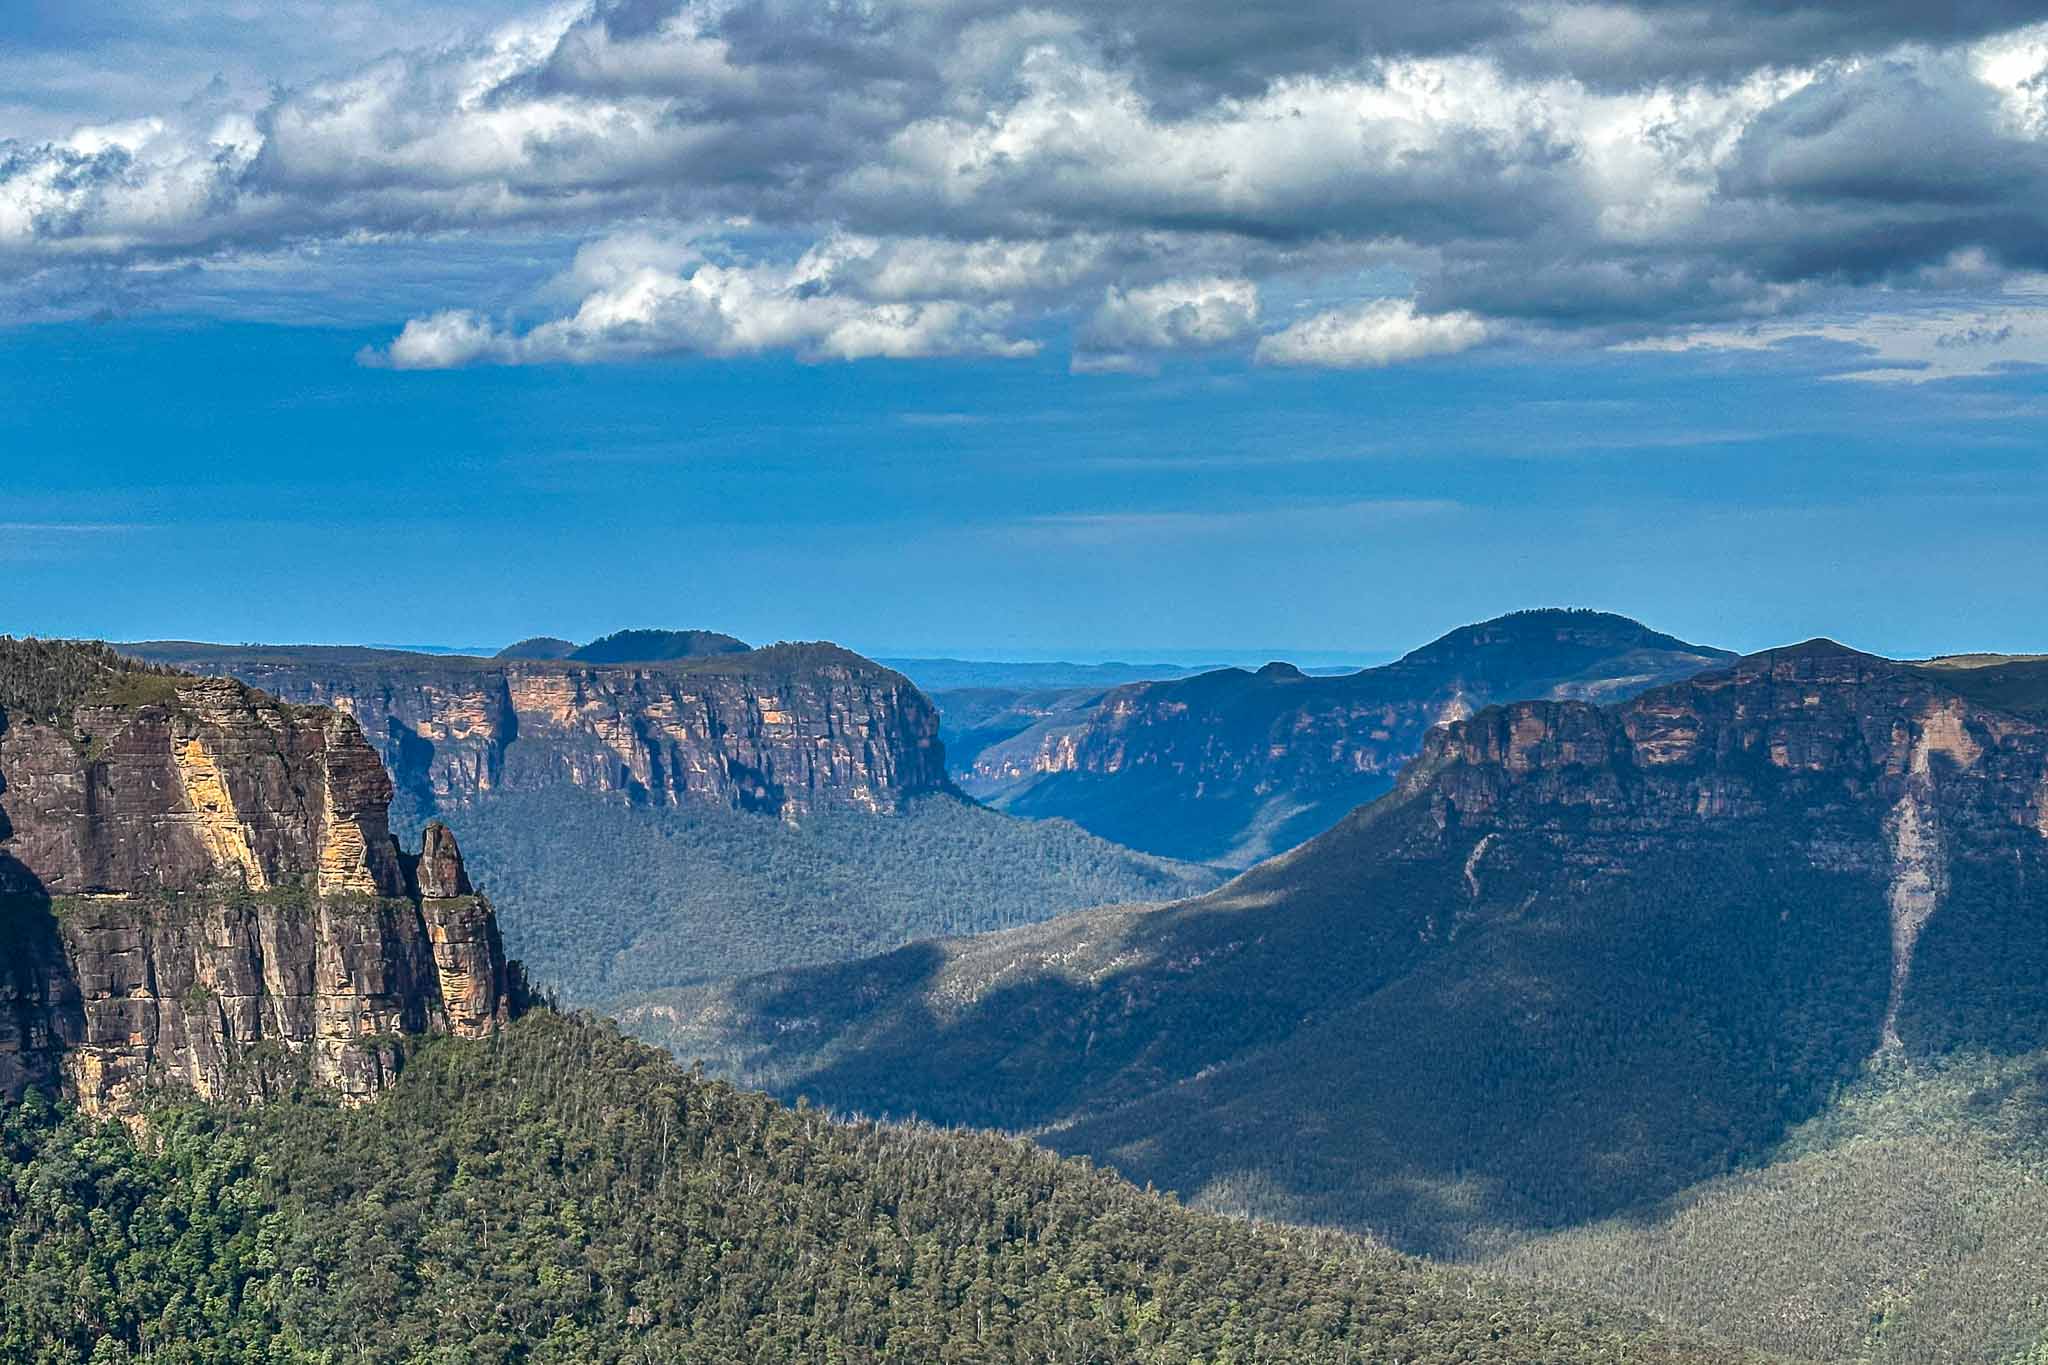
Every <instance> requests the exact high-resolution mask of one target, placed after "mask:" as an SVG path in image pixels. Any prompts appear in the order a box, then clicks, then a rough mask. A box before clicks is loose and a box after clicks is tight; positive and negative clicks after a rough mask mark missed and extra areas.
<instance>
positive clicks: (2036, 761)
mask: <svg viewBox="0 0 2048 1365" xmlns="http://www.w3.org/2000/svg"><path fill="white" fill-rule="evenodd" d="M1401 790H1402V792H1403V793H1405V794H1406V795H1407V796H1409V797H1410V798H1413V799H1418V800H1422V801H1425V802H1427V803H1428V804H1429V807H1430V809H1431V811H1432V812H1433V815H1434V822H1435V828H1436V829H1437V830H1438V831H1439V835H1440V837H1441V839H1443V840H1445V841H1448V842H1451V843H1456V844H1458V845H1460V846H1466V845H1469V852H1468V853H1467V855H1466V861H1465V875H1466V879H1467V883H1468V888H1469V890H1470V892H1471V895H1472V898H1473V899H1474V900H1475V901H1477V900H1479V899H1481V897H1482V895H1483V893H1484V890H1485V880H1486V877H1487V875H1488V872H1489V869H1490V868H1500V867H1506V866H1511V865H1512V864H1513V863H1514V861H1515V860H1516V859H1517V858H1518V857H1527V856H1528V855H1529V853H1530V852H1531V851H1532V850H1533V849H1536V848H1540V849H1542V850H1543V851H1544V852H1545V853H1547V854H1549V855H1551V856H1556V857H1560V858H1562V859H1563V861H1564V862H1565V863H1566V864H1567V865H1569V866H1572V867H1574V868H1576V869H1579V872H1578V875H1579V876H1580V877H1581V878H1593V877H1601V876H1618V875H1619V876H1625V875H1628V873H1629V870H1630V868H1631V865H1632V862H1633V861H1634V855H1636V854H1637V853H1639V852H1640V851H1642V850H1644V849H1647V848H1651V847H1658V848H1660V849H1662V850H1663V851H1665V852H1667V853H1668V852H1670V851H1671V850H1673V849H1680V850H1682V849H1685V848H1687V847H1689V846H1693V845H1697V844H1700V843H1702V842H1704V841H1707V840H1710V839H1715V838H1719V837H1725V836H1727V835H1729V834H1731V833H1739V832H1740V831H1741V830H1742V829H1743V828H1744V827H1745V826H1759V827H1768V828H1770V829H1771V830H1773V831H1774V832H1776V833H1778V834H1780V835H1785V834H1789V835H1791V836H1792V837H1793V838H1796V839H1797V840H1798V842H1799V844H1800V845H1801V851H1802V852H1803V854H1804V855H1805V858H1806V860H1807V861H1808V862H1810V863H1811V865H1813V866H1814V867H1816V868H1823V869H1826V870H1828V871H1830V872H1835V873H1847V874H1851V875H1861V876H1865V877H1868V878H1871V879H1873V880H1875V881H1876V882H1877V883H1878V884H1880V885H1881V886H1882V888H1883V896H1884V905H1885V908H1886V911H1887V913H1888V916H1889V921H1890V925H1889V940H1890V955H1891V973H1890V990H1889V995H1888V999H1887V1001H1886V1005H1885V1010H1884V1014H1883V1018H1882V1021H1881V1023H1880V1025H1879V1030H1878V1036H1877V1041H1878V1042H1879V1043H1880V1044H1881V1045H1882V1046H1883V1047H1886V1048H1898V1047H1899V1046H1900V1045H1901V1040H1900V1036H1899V1032H1898V1026H1899V1020H1900V1016H1901V1012H1902V1010H1903V1009H1904V1008H1905V1006H1906V1005H1907V1002H1908V991H1909V988H1910V986H1911V984H1912V981H1913V969H1914V961H1915V956H1916V952H1917V949H1918V947H1919V944H1920V940H1921V937H1922V935H1923V934H1924V933H1925V931H1926V930H1927V928H1928V926H1929V924H1930V922H1931V921H1932V920H1933V919H1934V917H1935V916H1936V915H1938V914H1939V913H1940V912H1941V911H1942V909H1943V907H1944V905H1945V904H1946V902H1947V901H1948V900H1949V898H1950V894H1951V889H1952V886H1953V884H1954V882H1955V880H1956V876H1957V873H1958V870H1959V865H1974V866H1976V867H1977V868H1980V869H1987V870H1995V871H1996V872H1998V873H2000V874H2003V873H2005V872H2006V871H2008V870H2010V869H2014V868H2024V867H2026V866H2028V865H2031V864H2033V863H2035V862H2037V861H2039V859H2040V856H2041V854H2042V852H2043V848H2042V841H2043V840H2044V839H2048V725H2043V724H2042V723H2040V722H2038V721H2036V720H2033V719H2030V718H2028V717H2027V716H2025V715H2023V714H2019V713H2016V712H2013V711H2008V710H2002V709H1996V708H1993V707H1988V706H1984V705H1981V704H1978V703H1976V702H1974V701H1972V700H1970V699H1969V698H1968V697H1967V696H1965V695H1963V694H1961V693H1959V692H1958V690H1957V689H1956V688H1955V686H1954V679H1953V677H1944V676H1942V674H1940V673H1938V672H1934V671H1932V670H1924V669H1916V668H1912V667H1908V666H1904V665H1900V664H1897V663H1894V662H1892V661H1890V660H1886V659H1879V658H1875V657H1873V656H1870V655H1867V654H1861V653H1858V652H1856V651H1854V650H1851V649H1847V648H1844V647H1843V646H1840V645H1837V644H1835V643H1833V642H1832V641H1826V640H1816V641H1812V642H1809V643H1807V644H1804V645H1798V646H1794V647H1791V648H1787V649H1780V650H1773V651H1770V652H1768V653H1765V654H1760V655H1755V656H1752V657H1749V658H1746V659H1743V660H1741V661H1739V662H1738V663H1736V664H1735V665H1734V666H1733V667H1732V668H1730V669H1728V670H1726V671H1722V672H1714V673H1710V674H1707V675H1704V676H1702V677H1698V678H1694V679H1693V680H1691V681H1690V682H1688V683H1685V684H1683V685H1680V686H1676V687H1668V688H1662V689H1658V690H1656V691H1652V692H1650V693H1647V694H1645V695H1643V696H1641V697H1638V698H1637V699H1636V700H1635V701H1633V702H1632V703H1630V704H1629V705H1627V706H1624V707H1620V708H1601V707H1596V706H1591V705H1586V704H1583V703H1571V702H1563V703H1559V702H1543V701H1531V702H1519V703H1515V704H1513V705H1509V706H1505V707H1499V708H1494V709H1491V710H1488V711H1485V712H1482V713H1480V714H1479V715H1477V716H1474V717H1472V718H1471V719H1469V720H1466V721H1463V722H1460V723H1458V724H1455V725H1448V726H1445V727H1443V728H1441V729H1439V730H1435V731H1432V732H1431V733H1430V735H1429V737H1428V739H1427V740H1426V741H1425V743H1424V745H1423V752H1422V756H1421V758H1420V759H1419V760H1418V761H1417V762H1416V763H1415V764H1414V765H1413V766H1412V767H1411V768H1409V769H1408V770H1407V771H1406V772H1405V773H1403V775H1402V778H1401ZM2019 889H2020V890H2021V891H2022V893H2024V892H2025V891H2026V889H2027V888H2026V881H2025V878H2024V876H2022V878H2021V883H2020V888H2019ZM2028 899H2033V898H2032V897H2028ZM2016 908H2024V906H2020V907H2016Z"/></svg>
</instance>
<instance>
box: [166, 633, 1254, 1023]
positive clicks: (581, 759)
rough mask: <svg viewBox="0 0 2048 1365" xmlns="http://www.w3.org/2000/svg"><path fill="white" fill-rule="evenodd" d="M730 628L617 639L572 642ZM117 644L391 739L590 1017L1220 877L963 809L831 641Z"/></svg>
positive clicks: (870, 669)
mask: <svg viewBox="0 0 2048 1365" xmlns="http://www.w3.org/2000/svg"><path fill="white" fill-rule="evenodd" d="M686 636H687V637H689V638H688V639H685V638H684V637H686ZM657 637H658V638H657ZM730 639H731V637H729V636H712V635H710V634H709V632H651V631H634V632H622V633H621V634H620V635H618V636H609V637H606V639H604V640H600V641H597V642H595V643H594V644H593V645H591V646H587V647H586V648H585V650H584V651H579V652H582V653H589V652H595V653H598V654H613V653H619V654H625V655H634V654H638V653H641V652H642V651H644V650H649V649H653V650H656V651H659V650H660V649H663V648H670V647H673V648H681V647H685V646H687V647H689V648H693V649H706V648H716V647H718V642H719V641H730ZM528 643H531V642H528ZM731 643H732V644H733V645H738V642H737V641H731ZM127 648H129V649H130V650H131V651H132V652H134V653H136V654H138V655H142V656H146V657H149V658H154V659H168V660H173V661H176V662H178V663H179V664H181V665H182V666H187V667H191V668H195V669H197V670H200V671H202V672H208V673H229V674H232V675H233V676H235V677H237V678H240V679H241V680H242V681H244V682H248V683H253V684H256V685H258V686H262V687H264V688H266V689H268V690H271V691H274V692H276V693H278V694H281V695H283V696H285V697H287V698H289V699H292V700H294V701H307V702H318V703H322V704H329V705H332V706H334V707H336V708H338V709H340V710H343V711H346V712H348V713H349V714H351V715H353V716H355V717H356V718H357V719H358V720H360V721H361V722H362V724H363V726H364V728H365V729H366V730H367V731H368V732H369V733H370V734H372V735H381V736H383V740H384V752H385V756H386V759H387V761H388V762H389V763H390V764H391V767H392V771H393V772H394V773H396V774H397V776H398V783H399V787H400V799H399V801H398V802H397V803H396V804H395V806H394V809H395V810H396V811H397V813H398V815H399V818H400V820H401V821H403V822H405V823H407V824H417V823H418V822H419V821H421V820H423V819H425V818H427V817H428V816H430V815H434V814H437V813H438V814H442V815H445V817H446V818H447V819H448V820H449V822H450V823H451V824H453V825H454V826H456V828H457V829H458V830H459V831H460V833H461V834H462V837H463V842H464V843H465V845H466V846H467V847H468V848H469V851H470V855H471V858H472V861H473V862H474V864H475V866H476V868H477V871H478V874H479V876H480V877H482V878H483V879H484V880H485V881H486V882H488V883H489V884H490V886H491V887H492V888H493V892H494V895H495V896H496V898H497V903H498V909H499V913H500V915H501V917H502V920H503V923H504V926H505V932H506V935H507V937H508V939H509V941H510V943H511V945H512V950H513V952H514V953H515V954H516V955H517V956H519V957H520V958H521V959H522V960H523V961H524V962H525V963H526V964H527V966H528V967H529V968H530V969H531V970H532V972H533V973H534V977H535V979H536V980H537V981H538V982H540V983H542V984H544V985H546V986H547V987H549V988H551V989H556V990H560V991H562V992H563V993H564V995H565V998H567V999H569V1000H571V1001H573V1002H575V1003H578V1004H598V1003H604V1002H608V1001H610V1000H612V999H614V998H616V997H618V996H620V995H622V994H625V993H628V992H645V991H659V990H661V989H664V988H667V987H672V986H680V985H685V984H688V983H691V982H697V981H703V980H708V979H712V978H716V977H720V976H731V975H734V974H737V973H741V972H751V971H761V970H766V969H768V968H771V967H778V966H793V965H798V964H805V963H815V962H825V961H832V960H836V959H839V958H844V957H850V956H858V955H860V954H863V953H869V952H876V951H880V950H883V949H886V948H889V947H892V946H894V945H896V944H899V943H903V942H906V941H908V940H911V939H916V938H924V937H929V936H931V935H933V934H940V933H960V932H979V931H982V930H987V929H995V928H1002V927H1007V926H1010V925H1015V924H1021V923H1026V922H1030V921H1034V920H1040V919H1045V918H1048V917H1050V916H1052V915H1056V914H1060V913H1062V912H1065V911H1069V910H1074V909H1079V908H1081V907H1084V906H1088V905H1095V904H1101V903H1103V902H1105V901H1124V900H1147V901H1153V900H1170V899H1174V898H1176V897H1180V896H1186V895H1193V894H1198V893H1200V892H1203V891H1207V890H1210V889H1212V888H1214V887H1215V886H1216V885H1217V884H1218V883H1219V882H1220V881H1221V880H1222V878H1221V876H1220V875H1218V874H1216V873H1215V872H1213V871H1212V870H1210V869H1207V868H1202V867H1193V866H1187V865H1183V864H1177V863H1173V862H1170V861H1169V860H1165V859H1160V858H1154V857H1150V856H1148V855H1145V854H1140V853H1133V852H1131V851H1130V850H1127V849H1123V848H1119V847H1117V846H1115V845H1113V844H1110V843H1107V842H1105V841H1103V840H1101V839H1098V838H1095V837H1094V836H1092V835H1089V834H1086V833H1084V832H1082V831H1081V830H1079V829H1076V828H1074V827H1073V826H1072V825H1069V824H1066V823H1065V822H1060V821H1025V820H1019V819H1013V818H1010V817H1008V816H1003V815H998V814H996V813H994V812H992V811H987V810H983V809H980V808H978V807H975V806H972V805H970V804H969V803H967V802H965V801H963V800H962V799H961V798H960V797H959V796H958V795H957V794H956V793H955V792H954V791H953V789H952V787H951V785H950V784H949V783H948V781H947V778H946V774H945V757H944V748H943V745H942V744H941V743H940V741H939V739H938V727H939V721H938V716H937V713H936V712H935V711H934V710H933V708H932V706H931V704H930V703H929V702H928V701H926V699H925V698H924V696H923V694H921V693H920V692H918V691H917V689H916V688H914V687H912V686H911V685H910V683H909V682H907V681H906V680H905V679H904V678H902V677H901V676H900V675H898V674H896V673H893V672H890V671H889V670H887V669H884V668H881V667H880V666H878V665H876V664H873V663H870V662H869V661H867V660H865V659H862V658H861V657H859V656H858V655H854V654H850V653H848V652H847V651H845V650H842V649H839V648H838V647H837V646H833V645H777V646H773V647H770V648H767V649H761V650H753V651H748V652H740V653H733V652H726V653H722V654H708V655H701V656H698V657H691V658H684V659H673V660H667V661H658V662H654V663H624V664H612V663H592V662H587V661H585V660H582V659H577V658H569V659H553V658H532V659H528V658H510V659H507V658H500V659H497V660H484V659H473V658H461V657H446V656H430V655H422V654H414V653H406V652H402V651H389V650H369V649H360V648H351V647H300V648H287V647H229V646H218V645H191V644H156V645H137V646H128V647H127ZM547 648H548V647H547V646H546V642H542V644H541V645H537V646H535V649H536V650H537V651H539V652H543V653H544V652H547ZM740 648H741V649H744V647H743V646H740ZM879 817H886V818H879Z"/></svg>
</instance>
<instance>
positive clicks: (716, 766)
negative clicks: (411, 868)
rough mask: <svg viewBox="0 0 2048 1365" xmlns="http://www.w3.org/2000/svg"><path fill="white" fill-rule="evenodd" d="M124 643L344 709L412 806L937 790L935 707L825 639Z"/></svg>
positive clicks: (778, 809)
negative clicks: (589, 643)
mask: <svg viewBox="0 0 2048 1365" xmlns="http://www.w3.org/2000/svg"><path fill="white" fill-rule="evenodd" d="M717 638H720V639H724V638H726V637H717ZM600 643H604V642H600ZM733 643H734V644H737V642H736V641H735V642H733ZM130 648H131V649H132V651H133V652H134V653H136V654H138V655H140V656H142V657H147V658H152V659H158V660H162V661H166V662H171V663H175V664H177V665H178V666H179V667H183V668H189V669H191V670H193V671H195V672H202V673H210V674H217V675H227V676H233V677H235V678H238V679H240V680H241V681H243V682H246V683H249V684H251V685H253V686H257V687H261V688H263V689H264V690H265V691H268V692H271V693H273V694H275V695H277V696H280V697H283V698H285V699H286V700H289V701H293V702H299V703H306V704H316V705H322V706H331V707H333V708H335V709H336V710H338V711H342V712H345V713H346V714H348V715H350V716H353V717H354V718H355V720H356V721H357V722H358V723H359V724H360V725H361V726H362V729H363V731H364V733H365V734H367V735H368V736H369V737H370V739H371V741H372V742H373V743H374V744H376V745H377V746H378V747H379V748H380V749H381V751H382V754H383V758H384V760H385V762H386V763H387V764H388V765H389V766H390V769H391V772H392V774H393V776H394V778H395V779H396V782H397V786H398V790H399V793H400V797H401V799H402V800H403V801H404V803H405V805H406V808H407V809H408V811H410V812H412V813H416V814H430V813H432V812H434V811H437V810H447V809H456V808H460V807H463V806H467V805H470V804H472V803H474V802H476V801H478V800H480V799H482V798H485V797H487V796H489V795H490V794H492V793H494V792H499V791H537V790H544V789H549V788H559V787H574V788H580V789H584V790H589V791H594V792H606V793H620V794H623V795H625V796H627V797H629V798H631V799H633V800H636V801H643V802H647V803H651V804H655V805H671V806H699V807H723V808H726V809H733V810H748V811H756V812H763V813H767V814H773V815H779V816H782V817H784V818H789V819H795V818H798V817H801V816H803V815H806V814H810V813H812V812H815V811H821V810H828V809H848V810H857V811H865V812H869V813H886V812H891V811H895V810H898V809H900V808H901V807H902V806H903V805H904V804H905V803H906V802H907V801H909V800H911V799H912V798H914V797H917V796H920V795H924V794H927V793H932V792H940V791H947V790H950V784H949V782H948V780H947V778H946V771H945V760H944V750H943V748H942V746H941V744H940V742H939V738H938V725H939V722H938V715H937V713H936V712H935V711H934V710H933V709H932V706H931V704H930V703H929V702H928V701H927V700H926V699H925V698H924V696H923V694H921V693H920V692H919V691H918V690H917V689H916V688H915V687H914V686H912V685H911V683H910V682H909V681H908V680H907V679H905V678H903V677H902V676H901V675H900V674H897V673H894V672H891V671H890V670H888V669H886V668H883V667H881V666H880V665H878V664H875V663H872V662H871V661H869V660H867V659H864V658H862V657H860V656H859V655H857V654H854V653H851V652H850V651H847V650H843V649H839V648H837V647H836V646H831V645H777V646H771V647H769V648H766V649H757V650H751V651H746V652H732V651H727V652H724V653H718V654H710V655H705V656H701V657H690V658H678V659H665V660H659V661H656V662H652V663H612V662H599V661H586V660H582V659H577V658H536V657H500V658H496V659H471V658H463V657H448V656H436V655H426V654H412V653H406V652H402V651H392V650H362V649H325V648H314V647H307V648H251V649H229V648H224V647H216V646H199V645H174V644H154V645H140V646H132V647H130Z"/></svg>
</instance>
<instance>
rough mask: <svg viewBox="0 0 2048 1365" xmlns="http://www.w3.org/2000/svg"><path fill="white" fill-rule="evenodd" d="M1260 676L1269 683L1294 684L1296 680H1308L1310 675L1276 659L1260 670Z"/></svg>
mask: <svg viewBox="0 0 2048 1365" xmlns="http://www.w3.org/2000/svg"><path fill="white" fill-rule="evenodd" d="M1258 676H1259V677H1261V678H1264V679H1266V680H1267V681H1269V682H1294V681H1295V680H1296V679H1299V678H1306V677H1307V676H1308V674H1306V673H1304V672H1302V671H1301V670H1300V669H1298V668H1296V667H1295V666H1294V665H1293V664H1290V663H1287V662H1286V661H1285V660H1281V659H1275V660H1274V661H1273V662H1271V663H1269V664H1267V665H1266V666H1265V667H1264V668H1262V669H1260V670H1259V672H1258Z"/></svg>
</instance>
